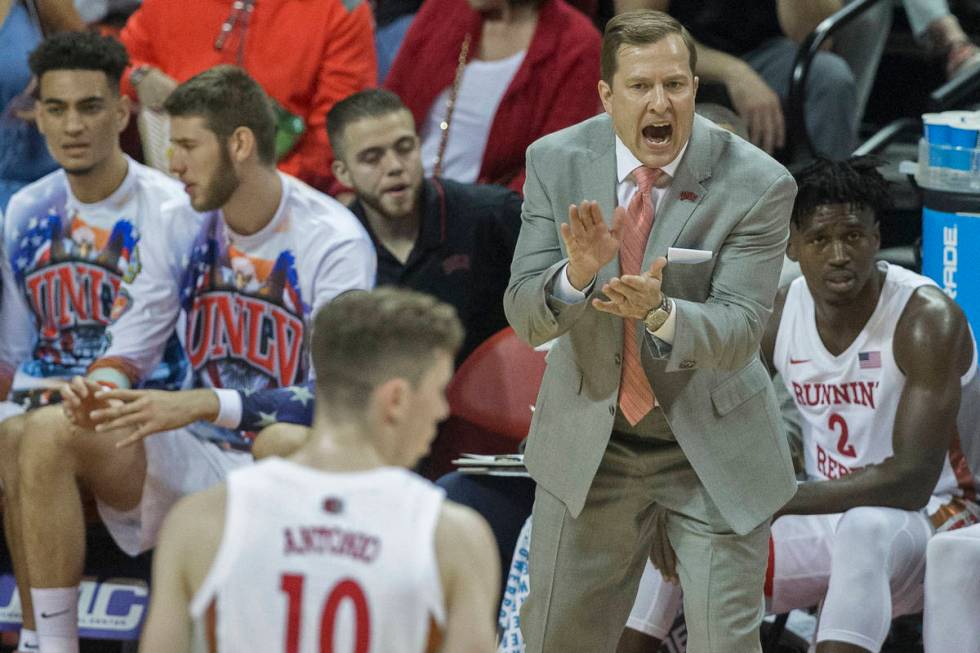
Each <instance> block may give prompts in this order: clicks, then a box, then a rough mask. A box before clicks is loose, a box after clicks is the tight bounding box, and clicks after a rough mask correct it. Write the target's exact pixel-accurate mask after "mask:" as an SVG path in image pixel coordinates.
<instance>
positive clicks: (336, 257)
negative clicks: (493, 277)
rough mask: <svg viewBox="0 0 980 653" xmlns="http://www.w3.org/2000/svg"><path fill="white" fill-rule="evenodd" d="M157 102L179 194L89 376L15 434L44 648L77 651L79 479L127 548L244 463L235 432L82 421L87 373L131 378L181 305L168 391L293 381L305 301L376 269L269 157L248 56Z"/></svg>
mask: <svg viewBox="0 0 980 653" xmlns="http://www.w3.org/2000/svg"><path fill="white" fill-rule="evenodd" d="M165 108H166V109H167V111H168V112H169V113H170V115H171V118H172V122H171V136H172V140H173V144H174V151H173V155H172V159H171V168H172V170H173V171H174V172H175V173H176V174H177V175H178V176H179V177H180V179H181V181H183V182H184V184H185V185H186V190H187V195H188V196H189V198H190V204H188V202H187V198H184V197H182V198H180V199H179V200H173V201H171V202H170V203H167V204H165V205H164V206H163V207H162V211H161V214H162V219H161V220H159V221H157V222H156V223H154V224H147V225H146V226H145V228H144V232H143V238H142V239H141V241H140V243H139V251H138V257H139V261H140V265H141V270H140V272H139V274H137V275H136V277H135V279H133V280H132V282H124V284H123V286H122V287H121V288H120V290H119V294H118V297H117V301H116V305H115V307H114V309H113V310H114V313H115V314H116V320H115V321H114V322H113V323H112V325H111V326H110V327H109V334H110V336H111V344H110V345H109V347H108V349H107V350H106V352H105V354H104V355H103V356H101V357H100V358H99V360H97V361H96V362H95V363H94V364H93V365H92V366H91V367H90V371H89V377H88V379H82V378H80V377H77V378H76V379H74V380H73V381H72V383H71V385H70V386H66V387H65V388H64V389H63V390H62V394H63V396H64V409H65V414H63V413H62V412H61V411H59V410H57V409H54V410H51V409H40V410H37V411H34V412H33V413H31V414H30V415H29V417H28V419H27V424H26V425H25V431H26V432H27V433H30V437H25V438H23V441H22V443H21V448H20V449H21V450H20V456H19V472H20V489H21V496H20V499H21V508H22V510H21V513H22V529H21V533H22V544H23V551H24V554H25V558H26V561H27V566H28V573H29V575H30V582H31V587H32V589H31V595H32V598H33V602H34V613H35V618H36V620H37V631H38V636H39V639H40V643H41V649H42V651H44V653H61V652H69V653H72V652H75V651H77V650H78V636H77V625H76V620H75V614H76V611H77V603H78V583H79V581H80V576H81V572H82V562H83V560H84V553H85V547H84V525H83V521H82V507H81V502H80V500H79V494H78V485H82V486H84V487H85V488H87V489H88V490H89V491H91V492H92V493H93V494H94V495H95V497H96V499H97V502H98V506H99V512H100V514H101V516H102V519H103V521H104V522H105V524H106V526H107V527H108V529H109V531H110V533H111V534H112V536H113V538H114V539H115V541H116V543H117V544H119V546H120V548H121V549H122V550H123V551H125V552H127V553H129V554H131V555H135V554H137V553H139V552H140V551H143V550H145V549H147V548H149V547H151V546H153V544H154V542H155V539H156V534H157V531H158V529H159V525H160V523H161V522H162V519H163V517H164V515H165V513H166V511H167V510H168V509H169V507H170V506H171V505H172V504H173V503H174V502H175V501H176V500H177V499H178V498H180V496H182V495H184V494H186V493H189V492H192V491H196V490H200V489H203V488H205V487H209V486H210V485H213V484H214V483H216V482H218V481H220V480H222V479H223V478H224V476H225V474H226V472H227V470H229V469H231V468H234V467H239V466H243V465H246V464H249V463H250V462H251V456H250V454H249V453H248V452H247V449H248V446H249V439H248V438H247V437H246V436H245V435H244V434H241V433H238V432H231V431H225V430H222V429H218V428H216V427H214V426H213V425H210V424H198V423H195V424H190V425H188V426H186V427H185V428H180V429H174V430H169V431H165V432H163V433H158V434H155V435H153V436H152V437H150V438H148V439H145V440H141V439H137V440H136V441H135V442H133V441H132V440H131V436H132V435H133V429H131V428H121V429H112V430H105V429H103V430H96V429H93V428H92V427H93V426H94V423H93V421H92V419H91V414H90V413H91V411H92V410H93V409H99V408H104V407H105V405H106V402H105V401H104V400H98V399H95V398H94V397H93V395H94V392H95V390H96V389H97V388H98V386H97V385H96V382H100V383H108V384H110V385H114V386H117V387H121V388H128V387H131V386H133V385H136V384H137V383H138V382H140V381H142V380H143V379H144V378H145V377H146V375H147V374H148V373H149V372H150V371H151V370H152V369H153V367H154V365H155V364H156V362H157V361H158V360H159V358H160V355H161V353H162V349H163V343H164V342H165V339H166V337H167V334H169V333H170V332H171V331H172V330H173V329H174V328H175V326H176V325H177V323H178V318H180V317H181V316H183V317H184V323H185V325H186V331H185V346H186V348H187V353H188V359H189V362H190V365H191V367H192V372H193V383H194V385H195V386H196V387H197V388H200V389H199V390H197V391H191V392H187V393H164V394H168V396H172V397H178V398H182V397H185V396H186V395H191V396H200V395H204V396H206V397H209V398H211V400H213V401H214V405H215V406H217V400H216V399H215V397H214V393H215V390H213V389H217V391H219V392H220V391H221V389H224V388H229V389H232V390H239V389H241V390H246V389H247V390H256V389H260V388H264V387H270V386H272V387H274V386H280V385H290V384H295V383H301V382H303V381H305V379H306V376H307V372H308V354H307V345H308V340H309V338H308V335H309V334H308V328H307V326H308V323H309V320H310V319H312V315H313V311H315V310H316V309H317V308H318V307H320V306H323V305H324V304H326V303H328V302H329V301H330V300H332V299H333V297H335V296H336V295H337V294H339V293H341V292H343V291H345V290H349V289H353V288H366V287H370V285H371V284H372V281H373V278H374V255H373V247H372V245H371V242H370V240H369V239H368V237H367V234H366V233H365V232H364V230H363V228H362V227H361V226H360V224H359V223H358V222H357V220H356V219H355V218H354V217H353V216H352V215H351V214H350V212H349V211H347V210H346V209H345V208H343V207H342V206H341V205H340V204H339V203H337V202H336V201H334V200H332V199H330V198H328V197H327V196H325V195H323V194H321V193H319V192H317V191H315V190H313V189H311V188H310V187H308V186H306V185H305V184H302V183H301V182H299V181H297V180H295V179H294V178H292V177H289V176H287V175H284V174H281V173H279V172H277V171H276V169H275V143H274V134H275V122H274V118H273V114H272V111H271V109H270V107H269V104H268V100H267V98H266V96H265V94H264V93H263V92H262V89H261V88H260V87H259V86H258V84H257V83H256V82H255V81H254V80H252V79H251V78H249V77H248V75H247V74H246V73H245V72H244V71H242V70H240V69H238V68H234V67H229V66H226V67H218V68H214V69H211V70H209V71H205V72H204V73H201V74H200V75H198V76H196V77H194V78H192V79H191V80H188V81H187V82H185V83H184V84H182V85H181V86H180V87H178V88H177V89H176V90H175V91H174V92H173V94H172V95H171V96H170V97H169V98H168V100H167V103H166V105H165ZM198 211H201V212H203V213H198ZM236 259H246V262H247V263H248V265H241V264H238V265H236V263H235V261H236ZM248 270H250V272H249V273H248V274H249V275H250V276H249V278H244V276H245V271H248ZM178 402H179V399H178ZM178 405H179V404H178ZM178 410H179V408H178ZM69 420H71V422H70V421H69ZM126 443H130V444H129V446H120V445H124V444H126Z"/></svg>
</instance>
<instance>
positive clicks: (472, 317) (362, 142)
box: [104, 89, 521, 454]
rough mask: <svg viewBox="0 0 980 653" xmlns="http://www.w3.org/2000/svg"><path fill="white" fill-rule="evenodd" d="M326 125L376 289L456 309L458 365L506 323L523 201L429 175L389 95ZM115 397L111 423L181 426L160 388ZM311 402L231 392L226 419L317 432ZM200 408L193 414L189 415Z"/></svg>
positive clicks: (287, 434)
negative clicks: (425, 297) (160, 399)
mask: <svg viewBox="0 0 980 653" xmlns="http://www.w3.org/2000/svg"><path fill="white" fill-rule="evenodd" d="M327 129H328V133H329V135H330V142H331V144H332V147H333V151H334V155H335V157H336V158H335V160H334V163H333V172H334V174H335V175H336V177H337V178H338V179H339V180H341V181H342V182H343V183H344V184H345V185H347V186H348V187H350V188H352V189H353V190H354V192H355V194H356V196H357V198H356V200H355V201H354V203H353V204H352V205H351V207H350V208H351V211H352V212H353V213H354V215H355V216H356V217H357V218H358V219H359V220H360V221H361V223H362V224H363V225H364V227H365V228H366V229H367V231H368V233H369V234H370V235H371V238H372V240H373V241H374V246H375V249H376V250H377V254H378V277H377V284H378V285H379V286H382V285H393V286H401V287H404V288H411V289H413V290H419V291H422V292H426V293H429V294H430V295H433V296H435V297H436V298H438V299H440V300H442V301H444V302H447V303H449V304H451V305H453V306H454V307H455V308H456V310H457V312H458V313H459V316H460V319H461V320H462V322H463V326H464V327H465V330H466V339H465V341H464V343H463V346H462V348H461V349H460V351H459V353H458V355H457V358H456V362H457V364H458V363H459V362H461V361H462V360H463V359H464V358H465V357H466V356H467V355H468V354H469V353H470V352H471V351H472V350H473V349H475V348H476V347H477V346H478V345H479V344H480V343H481V342H483V341H484V340H485V339H486V338H487V337H489V336H490V335H492V334H494V333H496V332H497V331H499V330H500V329H502V328H504V327H505V326H507V321H506V318H505V316H504V311H503V303H502V302H503V299H502V298H503V293H504V289H505V288H506V286H507V279H508V278H509V275H510V261H511V257H512V255H513V252H514V244H515V242H516V240H517V234H518V231H519V230H520V213H521V198H520V196H519V195H517V194H516V193H514V192H512V191H509V190H507V189H505V188H502V187H500V186H488V185H478V184H464V183H459V182H454V181H450V180H445V179H436V178H429V179H425V178H424V176H423V175H424V173H423V170H422V161H421V156H420V142H419V137H418V135H417V134H416V132H415V123H414V121H413V119H412V114H411V112H409V110H408V109H407V108H406V107H405V105H404V104H403V103H402V102H401V100H400V99H398V96H397V95H395V94H394V93H392V92H391V91H386V90H381V89H373V90H369V91H362V92H360V93H355V94H354V95H351V96H350V97H348V98H346V99H344V100H342V101H340V102H338V103H337V104H336V105H335V106H334V107H333V109H331V111H330V114H329V115H328V116H327ZM108 396H111V397H114V398H119V399H124V400H126V401H127V402H129V403H135V404H136V405H127V406H126V407H125V408H123V407H120V408H118V409H109V410H108V411H106V413H105V414H104V417H105V418H106V419H114V418H117V417H121V416H125V417H126V419H127V420H131V423H139V424H141V425H142V429H143V430H145V431H152V430H153V429H163V428H173V425H172V422H171V421H170V420H171V417H170V416H168V415H166V414H165V413H164V412H161V411H160V410H158V407H157V406H156V404H155V403H154V402H153V401H152V398H153V396H154V393H152V392H143V393H138V392H130V393H111V394H110V395H108ZM312 397H313V392H312V384H310V387H308V388H283V389H270V390H267V391H263V392H254V393H253V392H248V393H245V392H242V393H239V394H238V396H236V395H234V394H224V393H223V394H222V396H221V401H222V409H221V411H220V413H221V415H222V416H235V417H236V418H238V421H233V422H223V424H224V425H226V426H228V427H231V428H235V427H237V428H243V429H246V430H254V431H258V430H260V429H262V428H263V427H265V426H268V425H269V424H270V423H271V422H272V421H285V422H290V423H293V424H303V425H306V426H309V424H310V422H311V421H312V418H313V401H312ZM137 402H139V403H137ZM198 407H199V408H200V412H199V413H196V414H194V415H193V417H192V416H191V414H190V413H188V412H187V411H188V409H189V410H194V409H196V408H198ZM211 413H213V411H212V410H211V408H209V406H208V405H207V404H205V403H200V404H197V403H194V404H192V405H191V406H190V407H189V408H185V409H184V411H183V414H184V415H185V416H187V417H188V418H190V419H208V415H209V414H211ZM127 423H128V422H127ZM117 424H121V422H110V423H109V424H108V425H110V426H115V425H117ZM305 433H306V432H305V429H297V430H292V429H280V430H279V431H278V436H277V437H276V438H275V440H274V441H272V440H270V439H268V438H266V437H265V436H263V437H262V438H261V439H260V442H261V443H262V444H261V445H260V446H261V447H262V449H263V451H268V450H267V449H266V447H272V448H273V449H274V451H275V452H276V453H279V454H285V453H286V452H288V451H289V450H291V449H292V448H294V447H295V446H298V445H299V443H300V442H301V441H302V439H303V437H305Z"/></svg>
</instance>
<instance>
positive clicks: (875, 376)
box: [628, 160, 980, 653]
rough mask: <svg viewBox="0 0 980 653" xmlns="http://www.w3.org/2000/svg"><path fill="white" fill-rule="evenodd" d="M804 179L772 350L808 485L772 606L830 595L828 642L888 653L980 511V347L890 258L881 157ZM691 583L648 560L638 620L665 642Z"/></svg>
mask: <svg viewBox="0 0 980 653" xmlns="http://www.w3.org/2000/svg"><path fill="white" fill-rule="evenodd" d="M797 184H798V185H799V193H798V194H797V197H796V205H795V207H794V211H793V221H792V224H791V228H790V240H789V246H788V254H789V256H790V258H791V259H793V260H796V261H798V262H799V263H800V268H801V270H802V272H803V277H802V278H799V279H797V280H796V281H794V282H793V283H792V284H790V285H789V286H788V287H787V288H784V289H783V290H782V291H781V292H780V293H779V294H778V295H777V298H776V306H775V311H774V314H773V317H772V321H771V322H770V326H769V329H768V331H767V334H766V337H765V338H764V339H763V342H762V351H763V354H764V355H765V356H766V358H767V359H768V361H769V362H770V367H771V369H773V370H775V371H778V372H779V373H780V374H781V376H782V379H783V382H784V383H785V385H786V387H787V390H788V391H789V394H790V396H791V397H792V398H793V400H794V402H795V404H796V408H797V410H798V411H799V414H800V417H801V418H802V429H803V447H804V457H805V463H806V478H807V480H806V481H805V482H803V483H802V484H801V485H800V486H799V490H798V491H797V493H796V495H795V496H794V497H793V499H791V500H790V501H789V503H787V505H786V506H785V507H783V508H782V509H781V510H780V511H779V512H778V513H777V516H776V519H775V522H774V523H773V526H772V536H771V540H770V563H769V570H768V573H767V576H766V596H767V600H768V606H767V607H768V608H769V610H770V611H771V612H786V611H788V610H790V609H793V608H805V607H809V606H813V605H817V604H818V603H821V602H822V610H821V613H820V623H819V627H818V630H817V642H818V645H817V651H819V652H821V653H826V652H856V651H877V650H879V649H880V647H881V645H882V642H883V641H884V639H885V636H886V635H887V634H888V629H889V625H890V623H891V620H892V617H894V616H898V615H901V614H909V613H913V612H917V611H918V610H921V609H922V584H923V573H924V571H925V551H926V545H927V542H928V540H929V537H930V536H931V535H932V533H933V532H935V531H937V530H949V529H955V528H959V527H962V526H964V525H968V524H971V523H975V522H976V520H977V515H978V514H980V513H978V510H977V506H976V504H975V503H974V501H975V498H976V496H975V482H976V477H975V474H974V472H972V471H971V470H970V469H969V465H968V464H967V461H966V460H965V458H964V457H963V455H962V453H961V449H960V446H959V445H960V441H967V440H970V442H969V444H971V445H972V444H973V443H974V442H975V441H976V440H977V438H980V377H978V373H977V348H976V344H975V341H974V339H973V337H972V334H971V332H970V329H969V326H968V324H967V322H966V318H965V316H964V315H963V312H962V310H961V309H960V308H959V307H958V306H957V305H956V304H955V303H953V302H952V301H951V300H950V299H949V298H947V297H946V295H944V294H943V293H942V291H941V290H940V289H939V288H938V287H937V286H936V284H935V283H933V282H932V281H931V280H930V279H928V278H926V277H923V276H920V275H917V274H914V273H912V272H909V271H907V270H905V269H902V268H899V267H896V266H889V265H887V264H885V263H876V262H875V254H876V253H877V251H878V246H879V234H878V223H877V217H876V214H877V212H878V211H879V210H880V209H881V208H883V207H884V206H887V202H888V189H887V184H886V182H885V181H884V179H883V178H882V177H881V176H880V175H879V174H878V172H877V171H876V170H875V169H874V166H873V163H871V162H868V161H865V160H855V161H851V162H829V161H818V162H816V163H815V164H813V165H812V166H810V167H808V168H807V169H806V170H804V171H802V172H801V173H799V174H798V175H797ZM668 519H669V515H668ZM962 571H963V573H971V572H972V571H975V570H966V569H964V570H962ZM677 592H679V590H678V589H677V588H676V586H675V585H672V584H669V583H665V582H664V581H663V580H662V579H661V578H660V576H659V574H657V573H656V572H652V571H651V570H650V569H649V568H648V572H647V573H645V575H644V579H643V582H642V583H641V589H640V592H639V594H638V597H637V603H636V606H635V607H634V611H633V614H632V615H631V618H630V622H629V624H628V625H629V627H630V628H632V629H634V630H638V631H641V632H646V633H648V634H650V635H653V636H654V637H661V636H662V635H663V633H665V632H666V631H667V629H668V628H669V627H670V622H671V621H672V620H673V618H674V616H675V614H676V606H677V599H676V597H671V594H672V593H677ZM978 647H980V642H977V641H975V642H972V643H971V644H969V645H967V646H966V648H958V649H955V650H964V651H965V650H971V651H972V650H977V648H978Z"/></svg>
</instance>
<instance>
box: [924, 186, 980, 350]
mask: <svg viewBox="0 0 980 653" xmlns="http://www.w3.org/2000/svg"><path fill="white" fill-rule="evenodd" d="M940 199H941V198H940ZM929 200H930V196H929V194H928V193H927V194H926V206H924V207H923V208H922V274H924V275H925V276H927V277H929V278H930V279H932V280H933V281H935V282H936V285H938V286H939V287H940V288H941V289H942V291H943V292H944V293H945V294H946V296H947V297H949V298H950V299H952V300H953V301H955V302H956V303H957V304H959V306H960V308H962V309H963V312H964V313H965V314H966V319H967V320H968V321H969V322H970V326H971V327H973V332H974V333H980V267H978V263H977V261H978V257H977V254H978V253H980V210H978V211H976V212H969V213H968V212H965V211H964V212H958V213H948V212H945V211H939V210H936V209H935V208H932V207H931V206H930V205H929V204H928V202H929ZM933 200H935V201H939V200H936V198H933ZM959 201H960V203H961V204H964V208H970V209H973V208H974V207H976V208H977V209H980V197H974V198H973V200H972V201H971V202H970V203H969V206H965V204H966V203H967V200H966V199H962V198H960V200H959Z"/></svg>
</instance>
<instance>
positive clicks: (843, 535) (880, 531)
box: [835, 507, 900, 566]
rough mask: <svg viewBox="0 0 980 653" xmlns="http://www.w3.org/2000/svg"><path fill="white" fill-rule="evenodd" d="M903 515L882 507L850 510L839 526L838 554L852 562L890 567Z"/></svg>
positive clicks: (836, 547)
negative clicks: (893, 546) (898, 517)
mask: <svg viewBox="0 0 980 653" xmlns="http://www.w3.org/2000/svg"><path fill="white" fill-rule="evenodd" d="M899 512H900V511H898V510H892V509H889V508H878V507H861V508H852V509H851V510H848V511H847V512H845V513H844V515H843V516H842V517H841V519H840V522H838V524H837V538H836V540H837V545H836V546H835V549H836V552H839V553H842V554H843V555H845V556H847V557H848V558H849V559H852V560H855V559H856V560H865V561H866V562H868V563H870V564H875V563H878V564H879V565H881V566H884V565H887V564H888V559H889V552H890V550H891V547H892V544H893V542H894V540H895V536H896V527H897V523H896V516H897V514H898V513H899Z"/></svg>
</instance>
